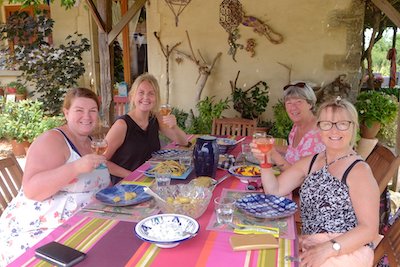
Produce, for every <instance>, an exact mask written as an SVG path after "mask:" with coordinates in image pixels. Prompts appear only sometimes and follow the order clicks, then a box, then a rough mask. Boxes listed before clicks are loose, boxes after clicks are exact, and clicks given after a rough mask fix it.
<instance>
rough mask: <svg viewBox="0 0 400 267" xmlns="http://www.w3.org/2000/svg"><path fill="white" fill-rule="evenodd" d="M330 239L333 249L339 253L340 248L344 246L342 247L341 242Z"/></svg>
mask: <svg viewBox="0 0 400 267" xmlns="http://www.w3.org/2000/svg"><path fill="white" fill-rule="evenodd" d="M329 241H331V243H332V248H333V250H335V251H336V252H337V253H338V254H339V252H340V249H341V248H342V247H341V246H340V244H339V243H338V242H336V240H335V239H331V240H329Z"/></svg>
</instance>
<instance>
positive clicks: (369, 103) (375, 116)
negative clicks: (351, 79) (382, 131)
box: [355, 90, 398, 128]
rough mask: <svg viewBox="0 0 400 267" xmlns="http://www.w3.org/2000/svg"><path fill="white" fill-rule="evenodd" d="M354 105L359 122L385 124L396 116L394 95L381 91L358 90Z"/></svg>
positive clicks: (369, 125) (370, 124) (368, 125)
mask: <svg viewBox="0 0 400 267" xmlns="http://www.w3.org/2000/svg"><path fill="white" fill-rule="evenodd" d="M355 107H356V108H357V111H358V116H359V121H360V124H365V125H366V126H367V127H369V128H370V127H371V126H372V124H373V122H379V123H381V124H387V123H390V122H393V120H394V119H395V118H396V114H397V107H398V102H397V100H396V98H395V97H394V96H390V95H388V94H385V93H383V92H378V91H374V90H368V91H363V92H360V94H359V95H358V96H357V101H356V103H355Z"/></svg>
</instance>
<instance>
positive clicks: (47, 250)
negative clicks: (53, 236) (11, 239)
mask: <svg viewBox="0 0 400 267" xmlns="http://www.w3.org/2000/svg"><path fill="white" fill-rule="evenodd" d="M35 256H36V257H38V258H40V259H43V260H45V261H47V262H50V263H52V264H55V265H57V266H62V267H69V266H74V265H75V264H77V263H78V262H80V261H82V260H83V259H84V258H85V256H86V254H85V253H83V252H81V251H79V250H76V249H74V248H71V247H68V246H66V245H63V244H60V243H58V242H55V241H53V242H50V243H48V244H46V245H43V246H41V247H39V248H37V249H36V250H35Z"/></svg>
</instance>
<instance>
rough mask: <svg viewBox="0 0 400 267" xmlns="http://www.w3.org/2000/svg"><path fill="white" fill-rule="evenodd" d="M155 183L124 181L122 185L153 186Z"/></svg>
mask: <svg viewBox="0 0 400 267" xmlns="http://www.w3.org/2000/svg"><path fill="white" fill-rule="evenodd" d="M153 182H154V181H151V182H137V181H122V182H121V184H135V185H141V186H151V185H152V184H153Z"/></svg>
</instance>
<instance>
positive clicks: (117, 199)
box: [112, 196, 121, 202]
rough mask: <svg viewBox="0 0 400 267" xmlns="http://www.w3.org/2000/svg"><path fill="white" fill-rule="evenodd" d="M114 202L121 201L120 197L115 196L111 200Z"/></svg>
mask: <svg viewBox="0 0 400 267" xmlns="http://www.w3.org/2000/svg"><path fill="white" fill-rule="evenodd" d="M112 200H113V201H114V202H120V201H121V197H119V196H116V197H114V198H113V199H112Z"/></svg>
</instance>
